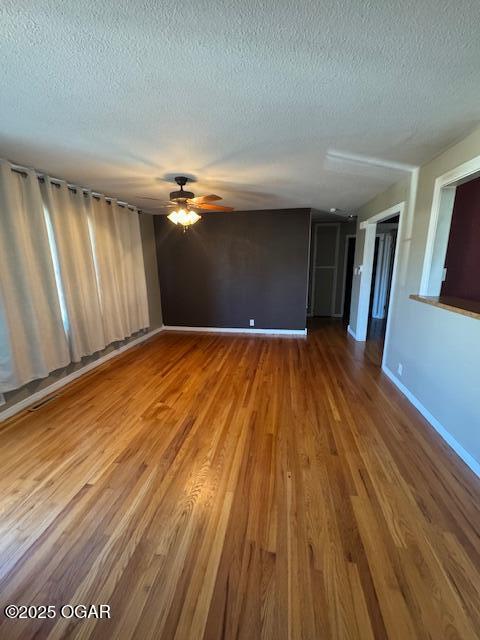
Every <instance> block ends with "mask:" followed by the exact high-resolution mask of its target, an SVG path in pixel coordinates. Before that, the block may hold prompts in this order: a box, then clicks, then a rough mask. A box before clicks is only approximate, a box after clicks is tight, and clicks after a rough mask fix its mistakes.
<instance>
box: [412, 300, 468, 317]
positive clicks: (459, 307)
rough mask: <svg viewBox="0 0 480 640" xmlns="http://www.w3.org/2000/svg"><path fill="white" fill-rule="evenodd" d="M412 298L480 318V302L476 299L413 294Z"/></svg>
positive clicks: (463, 314)
mask: <svg viewBox="0 0 480 640" xmlns="http://www.w3.org/2000/svg"><path fill="white" fill-rule="evenodd" d="M410 299H411V300H416V301H417V302H423V303H425V304H429V305H431V306H433V307H439V308H440V309H446V310H447V311H453V312H454V313H459V314H461V315H462V316H468V317H469V318H477V319H478V320H480V302H476V301H475V300H463V299H462V298H448V297H446V296H440V297H435V296H418V295H414V294H412V295H411V296H410Z"/></svg>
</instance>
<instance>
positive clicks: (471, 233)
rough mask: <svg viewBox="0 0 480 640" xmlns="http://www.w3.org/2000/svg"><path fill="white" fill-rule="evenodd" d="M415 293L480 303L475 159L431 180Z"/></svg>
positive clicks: (478, 167) (479, 163)
mask: <svg viewBox="0 0 480 640" xmlns="http://www.w3.org/2000/svg"><path fill="white" fill-rule="evenodd" d="M420 294H421V296H427V297H430V298H431V299H432V298H438V297H440V298H441V299H442V301H445V300H446V299H448V300H449V304H451V305H452V306H458V307H459V308H460V309H461V308H467V307H470V306H471V305H472V304H475V305H477V307H478V303H480V157H477V158H474V159H473V160H471V161H469V162H466V163H465V164H463V165H461V166H460V167H457V168H456V169H454V170H453V171H450V172H449V173H447V174H444V175H443V176H440V177H439V178H437V180H436V181H435V189H434V194H433V202H432V212H431V218H430V226H429V232H428V238H427V247H426V253H425V261H424V267H423V274H422V282H421V287H420ZM452 299H453V300H452ZM464 303H465V304H464Z"/></svg>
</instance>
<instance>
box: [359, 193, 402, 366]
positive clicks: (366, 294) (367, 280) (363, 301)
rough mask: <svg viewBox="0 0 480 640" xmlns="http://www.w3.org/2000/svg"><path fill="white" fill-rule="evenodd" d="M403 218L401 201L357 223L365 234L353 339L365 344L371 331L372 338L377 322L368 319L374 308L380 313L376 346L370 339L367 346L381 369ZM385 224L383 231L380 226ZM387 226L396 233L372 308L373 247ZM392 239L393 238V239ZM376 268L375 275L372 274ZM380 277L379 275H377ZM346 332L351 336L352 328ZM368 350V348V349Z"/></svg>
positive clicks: (393, 295) (388, 326) (374, 279)
mask: <svg viewBox="0 0 480 640" xmlns="http://www.w3.org/2000/svg"><path fill="white" fill-rule="evenodd" d="M404 218H405V202H400V203H399V204H397V205H394V206H393V207H390V208H389V209H386V210H385V211H382V212H381V213H378V214H376V215H374V216H372V217H371V218H369V219H367V220H365V221H364V222H362V223H361V224H360V229H361V230H363V231H365V236H364V247H363V252H362V253H363V259H362V264H361V265H359V266H358V267H357V269H358V274H359V275H360V276H361V278H360V286H359V294H358V309H357V319H356V320H357V324H356V331H355V334H353V335H354V337H355V339H356V340H358V341H361V342H363V341H365V340H367V341H368V334H369V332H370V336H371V338H372V337H373V332H374V330H373V326H374V324H375V325H377V328H378V325H379V324H380V323H373V324H372V322H371V317H372V316H374V309H375V308H376V309H377V312H378V311H379V312H382V310H383V315H384V317H383V318H382V317H380V318H373V319H375V320H376V319H378V320H382V321H383V322H382V323H381V324H380V329H378V331H377V332H376V333H377V336H378V337H379V340H378V344H377V347H376V348H374V345H373V344H372V342H373V340H372V339H371V340H370V344H369V345H367V347H372V349H371V351H372V352H373V357H374V360H375V362H376V363H378V364H379V365H381V366H383V364H384V362H385V359H386V354H387V352H388V344H389V338H390V317H391V314H390V313H389V310H390V306H391V304H390V303H391V301H392V300H394V297H395V289H396V282H397V271H398V269H397V266H398V254H399V244H400V239H401V238H402V230H403V225H404V222H405V220H404ZM382 223H386V224H385V228H384V229H382V226H380V225H381V224H382ZM387 225H392V226H394V228H390V229H389V231H395V234H394V236H393V235H392V240H390V241H389V242H390V246H391V250H390V255H387V253H386V252H385V254H384V257H382V261H384V264H383V266H382V269H381V273H382V274H383V278H382V287H380V288H379V290H378V291H379V293H378V295H377V304H376V307H375V292H374V294H373V300H372V286H375V281H376V279H377V273H378V268H377V266H376V263H378V264H380V263H379V255H378V253H377V260H376V261H375V246H376V244H377V235H382V233H383V232H384V231H385V229H388V227H387ZM393 238H394V239H393ZM377 251H380V241H379V242H378V249H377ZM374 267H375V274H374ZM379 277H380V276H379ZM349 331H350V332H351V333H352V331H351V329H350V328H349ZM367 351H368V349H367ZM375 351H376V353H375Z"/></svg>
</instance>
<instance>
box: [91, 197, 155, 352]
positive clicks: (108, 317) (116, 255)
mask: <svg viewBox="0 0 480 640" xmlns="http://www.w3.org/2000/svg"><path fill="white" fill-rule="evenodd" d="M91 211H92V214H91V215H92V217H91V220H92V229H93V240H94V246H95V255H96V264H97V275H98V282H99V290H100V300H101V305H102V315H103V326H104V332H105V338H106V340H107V342H112V341H114V340H121V339H123V338H126V337H127V336H130V335H132V334H133V333H135V332H137V331H140V330H142V329H146V328H147V327H148V326H149V316H148V302H147V290H146V282H145V267H144V261H143V248H142V241H141V236H140V223H139V218H138V215H139V214H138V212H137V211H136V210H132V209H129V208H127V207H124V206H121V205H119V204H118V203H117V202H116V201H114V200H112V201H111V203H110V202H109V203H107V201H106V200H105V198H103V197H100V198H99V199H94V200H93V201H92V209H91Z"/></svg>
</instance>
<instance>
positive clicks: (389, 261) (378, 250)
mask: <svg viewBox="0 0 480 640" xmlns="http://www.w3.org/2000/svg"><path fill="white" fill-rule="evenodd" d="M398 223H399V216H398V215H397V216H394V217H392V218H389V219H387V220H383V221H381V222H379V223H378V224H377V230H376V237H375V251H374V256H373V269H372V281H371V289H370V304H369V313H368V326H367V347H368V349H367V351H368V353H369V355H370V357H371V359H372V361H373V362H375V364H378V365H379V366H380V365H381V363H382V357H383V350H384V342H385V331H386V327H387V317H388V309H389V305H390V292H391V288H392V276H393V263H394V257H395V248H396V242H397V231H398Z"/></svg>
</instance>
